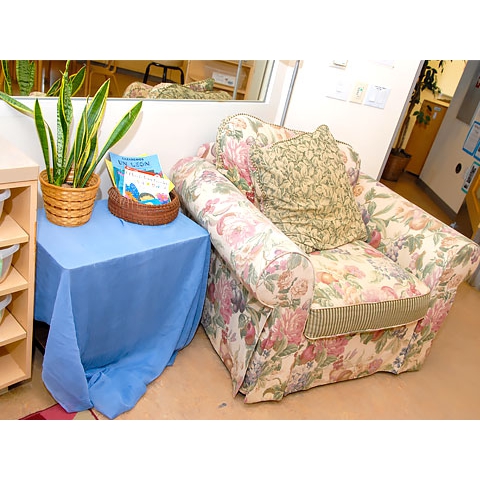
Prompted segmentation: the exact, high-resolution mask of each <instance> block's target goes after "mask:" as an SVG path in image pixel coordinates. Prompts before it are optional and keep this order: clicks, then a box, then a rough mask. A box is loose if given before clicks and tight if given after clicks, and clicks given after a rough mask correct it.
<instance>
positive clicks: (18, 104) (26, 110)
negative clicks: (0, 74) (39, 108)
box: [0, 92, 34, 118]
mask: <svg viewBox="0 0 480 480" xmlns="http://www.w3.org/2000/svg"><path fill="white" fill-rule="evenodd" d="M0 99H1V100H3V101H4V102H5V103H8V105H10V106H11V107H13V108H14V109H15V110H18V111H19V112H20V113H23V114H24V115H28V116H29V117H32V118H33V117H34V114H33V110H32V109H31V108H29V107H27V106H26V105H24V104H23V103H21V102H19V101H18V100H17V99H15V98H13V97H10V95H8V94H6V93H4V92H0Z"/></svg>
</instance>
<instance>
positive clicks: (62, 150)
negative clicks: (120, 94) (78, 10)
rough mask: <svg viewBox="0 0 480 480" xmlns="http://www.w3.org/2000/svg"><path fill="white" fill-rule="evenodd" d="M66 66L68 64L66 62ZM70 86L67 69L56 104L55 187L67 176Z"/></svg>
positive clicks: (70, 108) (70, 116)
mask: <svg viewBox="0 0 480 480" xmlns="http://www.w3.org/2000/svg"><path fill="white" fill-rule="evenodd" d="M67 64H68V62H67ZM70 93H71V85H70V81H69V79H68V69H65V72H64V73H63V82H62V88H61V89H60V95H59V97H58V102H57V158H56V160H55V163H54V164H53V180H54V184H55V185H62V184H63V183H64V182H65V179H66V178H67V176H68V173H69V171H68V170H67V165H66V162H67V161H68V143H69V138H70V126H71V124H72V120H73V106H72V101H71V98H70Z"/></svg>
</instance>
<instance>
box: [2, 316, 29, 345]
mask: <svg viewBox="0 0 480 480" xmlns="http://www.w3.org/2000/svg"><path fill="white" fill-rule="evenodd" d="M4 315H5V316H4V319H3V321H2V323H1V324H0V347H3V346H4V345H7V344H9V343H13V342H17V341H19V340H23V339H24V338H26V336H27V332H25V330H24V329H23V328H22V326H21V325H20V324H19V323H18V322H17V321H16V320H15V318H14V316H13V315H12V314H11V313H10V312H9V311H8V310H7V311H6V312H5V314H4Z"/></svg>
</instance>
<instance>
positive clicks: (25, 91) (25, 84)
mask: <svg viewBox="0 0 480 480" xmlns="http://www.w3.org/2000/svg"><path fill="white" fill-rule="evenodd" d="M15 69H16V72H17V82H18V88H19V89H20V95H23V96H28V95H30V92H31V91H32V89H33V84H34V83H35V62H33V61H31V60H16V62H15Z"/></svg>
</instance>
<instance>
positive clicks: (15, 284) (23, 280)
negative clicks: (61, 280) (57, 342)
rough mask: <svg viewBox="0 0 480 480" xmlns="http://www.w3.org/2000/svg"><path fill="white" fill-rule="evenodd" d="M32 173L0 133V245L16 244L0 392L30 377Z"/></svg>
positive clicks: (1, 327)
mask: <svg viewBox="0 0 480 480" xmlns="http://www.w3.org/2000/svg"><path fill="white" fill-rule="evenodd" d="M38 172H39V166H38V164H37V163H36V162H34V161H33V160H32V159H30V158H29V157H28V156H26V155H25V154H24V153H23V152H21V151H20V150H18V149H17V148H15V147H14V146H13V145H12V144H11V143H9V142H8V141H7V140H5V139H4V138H3V137H0V189H7V188H8V189H10V192H11V195H10V198H8V199H7V200H5V201H4V205H3V212H2V215H1V217H0V248H5V247H9V246H10V245H14V244H19V249H18V251H17V252H16V253H15V254H14V255H13V259H12V265H11V268H10V270H9V273H8V275H7V277H6V278H5V279H4V280H3V281H2V283H0V296H1V295H6V294H7V293H10V294H11V295H12V301H11V303H10V305H9V306H8V307H7V309H6V312H5V314H4V319H3V321H2V323H1V324H0V393H5V392H6V391H7V390H8V388H9V387H10V386H11V385H14V384H16V383H18V382H21V381H23V380H27V379H29V378H31V372H32V338H33V309H34V288H35V242H36V225H37V195H38V184H37V179H38Z"/></svg>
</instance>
